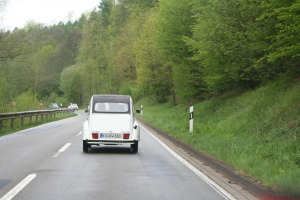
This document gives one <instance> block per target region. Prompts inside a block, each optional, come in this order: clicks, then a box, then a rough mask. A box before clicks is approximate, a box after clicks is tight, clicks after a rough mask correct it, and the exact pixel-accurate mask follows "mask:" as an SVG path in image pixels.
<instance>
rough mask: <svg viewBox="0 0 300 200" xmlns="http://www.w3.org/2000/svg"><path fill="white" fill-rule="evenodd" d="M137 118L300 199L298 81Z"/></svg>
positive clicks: (147, 110)
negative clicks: (191, 118)
mask: <svg viewBox="0 0 300 200" xmlns="http://www.w3.org/2000/svg"><path fill="white" fill-rule="evenodd" d="M140 104H144V115H143V116H138V117H140V118H141V119H143V120H145V121H146V122H148V123H150V124H152V125H154V126H156V127H157V128H160V129H161V130H163V131H165V132H167V133H169V134H171V135H173V136H174V137H176V138H178V139H180V140H183V141H184V142H186V143H188V144H190V145H192V146H194V147H196V148H198V149H200V150H202V151H205V152H206V153H208V154H210V155H212V156H214V157H215V158H217V159H219V160H222V161H224V162H225V163H227V164H229V165H231V166H232V167H234V168H235V169H237V170H238V171H239V173H241V174H243V175H246V176H250V177H252V178H255V179H256V180H259V181H261V182H262V183H263V184H265V185H267V186H270V187H273V188H276V189H279V190H282V191H284V192H286V193H289V194H293V195H295V196H300V82H299V80H294V81H293V80H291V79H289V78H288V77H285V78H281V79H280V80H277V81H274V82H272V83H270V84H268V85H265V86H263V87H261V88H258V89H256V90H252V91H247V92H245V93H239V92H232V93H228V94H225V95H223V96H221V97H217V98H214V99H211V100H207V101H204V102H200V103H197V104H194V105H193V106H194V132H193V133H189V131H188V130H189V128H188V126H189V106H185V105H178V106H175V107H174V106H171V105H170V104H158V105H153V104H152V105H151V104H149V102H148V103H146V104H145V102H138V105H140Z"/></svg>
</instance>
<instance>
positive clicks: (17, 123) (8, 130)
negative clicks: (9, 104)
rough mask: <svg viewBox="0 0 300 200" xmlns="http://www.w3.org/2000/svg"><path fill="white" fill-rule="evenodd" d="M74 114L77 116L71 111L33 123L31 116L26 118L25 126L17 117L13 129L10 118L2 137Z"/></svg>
mask: <svg viewBox="0 0 300 200" xmlns="http://www.w3.org/2000/svg"><path fill="white" fill-rule="evenodd" d="M74 116H76V114H71V113H69V114H66V115H62V116H56V118H51V119H47V120H46V119H44V120H41V119H40V118H39V120H38V121H37V122H32V123H29V118H24V126H23V127H22V126H21V120H20V119H15V121H14V128H13V129H11V128H9V127H10V125H9V124H10V120H5V121H4V122H3V126H4V128H3V129H2V130H1V131H0V137H1V136H3V135H7V134H10V133H14V132H17V131H21V130H25V129H28V128H32V127H35V126H39V125H42V124H46V123H50V122H54V121H59V120H62V119H66V118H69V117H74Z"/></svg>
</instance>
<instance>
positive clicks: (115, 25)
mask: <svg viewBox="0 0 300 200" xmlns="http://www.w3.org/2000/svg"><path fill="white" fill-rule="evenodd" d="M299 22H300V0H285V1H282V0H102V1H100V0H99V6H98V7H96V8H95V9H94V10H92V11H90V12H89V13H85V14H84V15H82V16H81V18H80V19H78V20H76V21H69V22H66V23H64V22H60V23H59V24H56V25H51V26H45V25H43V24H39V23H36V22H29V23H28V24H27V25H26V26H25V27H24V28H15V29H14V30H11V31H7V30H1V31H0V112H1V113H4V112H11V111H21V110H35V109H37V108H38V105H39V103H41V102H42V103H43V104H44V105H45V106H47V105H49V104H50V103H53V102H57V103H61V104H62V105H63V106H67V105H68V104H69V103H70V102H76V103H78V104H79V105H80V106H86V105H87V104H88V102H89V99H90V97H91V95H93V94H128V95H131V96H132V97H133V98H134V100H136V101H137V100H140V99H142V98H151V99H153V100H154V101H155V102H157V103H164V102H170V103H171V104H173V105H177V104H186V103H189V102H199V101H202V100H205V99H209V98H211V97H214V96H217V95H221V94H223V93H225V92H227V91H231V90H242V91H246V90H249V89H253V88H256V87H259V86H262V85H264V84H266V83H268V82H269V81H272V80H274V79H276V78H278V77H280V76H281V75H283V74H290V75H291V76H293V77H294V78H297V77H299V75H300V68H299V64H300V23H299Z"/></svg>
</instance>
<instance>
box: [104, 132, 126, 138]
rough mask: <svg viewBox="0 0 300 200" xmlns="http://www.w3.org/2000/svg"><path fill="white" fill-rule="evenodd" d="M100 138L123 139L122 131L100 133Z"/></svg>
mask: <svg viewBox="0 0 300 200" xmlns="http://www.w3.org/2000/svg"><path fill="white" fill-rule="evenodd" d="M100 138H105V139H121V138H122V133H100Z"/></svg>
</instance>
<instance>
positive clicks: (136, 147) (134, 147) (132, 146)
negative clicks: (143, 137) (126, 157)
mask: <svg viewBox="0 0 300 200" xmlns="http://www.w3.org/2000/svg"><path fill="white" fill-rule="evenodd" d="M131 148H132V152H133V153H137V152H138V150H139V142H138V141H134V144H132V145H131Z"/></svg>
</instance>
